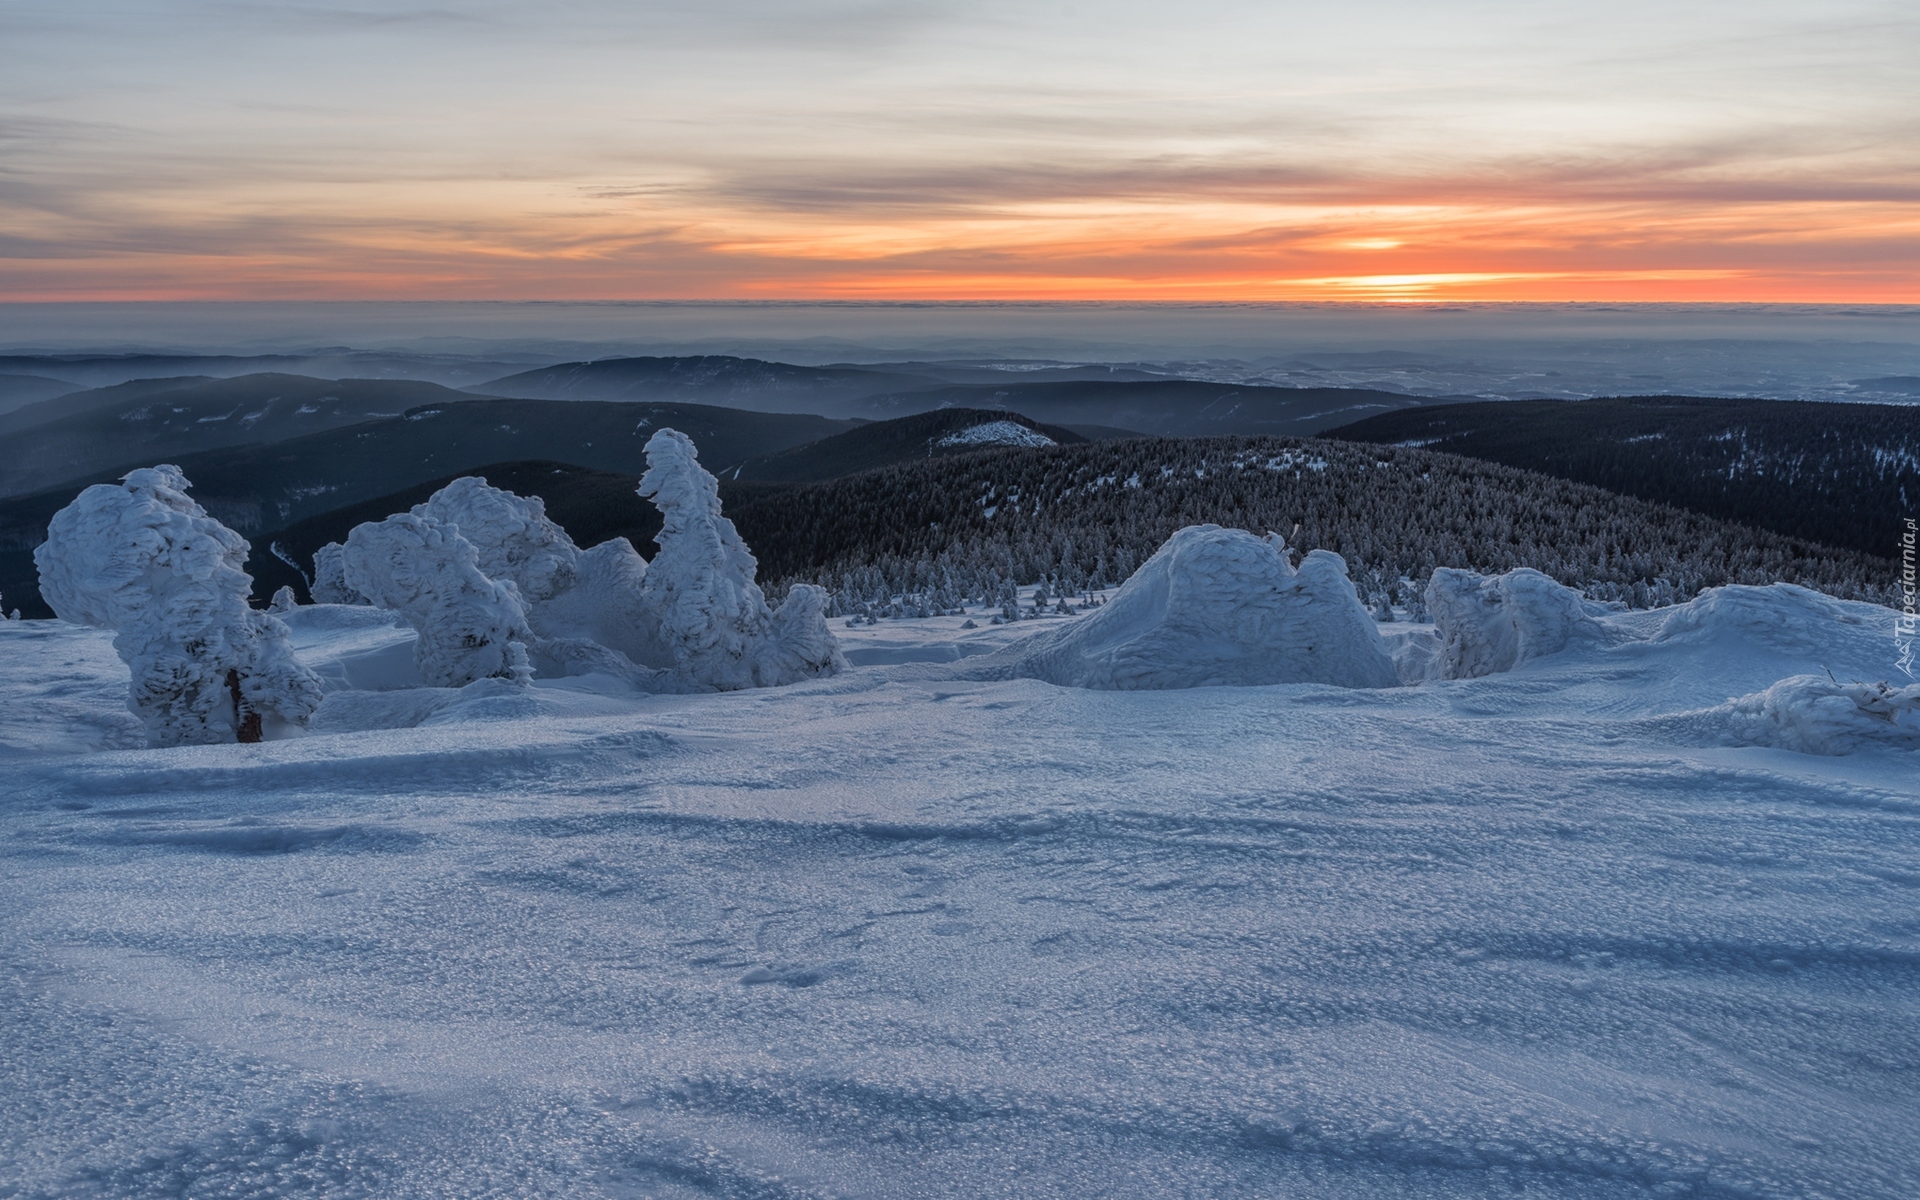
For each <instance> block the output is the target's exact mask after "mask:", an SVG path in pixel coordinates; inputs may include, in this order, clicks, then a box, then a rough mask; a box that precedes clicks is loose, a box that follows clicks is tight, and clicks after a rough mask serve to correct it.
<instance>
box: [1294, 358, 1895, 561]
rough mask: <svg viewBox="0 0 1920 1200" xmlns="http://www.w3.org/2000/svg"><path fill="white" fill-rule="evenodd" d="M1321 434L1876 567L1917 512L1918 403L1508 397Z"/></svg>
mask: <svg viewBox="0 0 1920 1200" xmlns="http://www.w3.org/2000/svg"><path fill="white" fill-rule="evenodd" d="M1329 436H1334V437H1340V438H1344V439H1348V440H1351V441H1356V442H1374V443H1383V444H1389V445H1400V446H1422V447H1426V448H1428V449H1433V450H1444V451H1447V452H1448V453H1450V454H1464V455H1467V456H1469V457H1472V458H1480V459H1486V460H1487V461H1490V462H1497V463H1504V464H1506V465H1508V466H1513V467H1524V468H1526V469H1527V470H1530V471H1541V472H1544V473H1545V474H1548V475H1555V476H1558V477H1560V478H1562V479H1572V480H1577V481H1579V482H1581V483H1591V484H1594V485H1596V486H1598V487H1603V488H1606V489H1607V490H1608V491H1613V492H1620V493H1623V494H1625V495H1629V496H1638V497H1642V498H1644V499H1648V500H1657V501H1660V502H1662V503H1666V504H1674V505H1678V506H1680V507H1682V508H1689V509H1692V510H1693V511H1695V512H1700V513H1706V514H1708V515H1709V516H1716V517H1724V518H1726V519H1728V520H1734V521H1740V522H1742V523H1744V524H1748V525H1756V526H1759V527H1760V528H1763V529H1771V530H1773V531H1775V532H1776V533H1783V534H1787V535H1789V536H1791V537H1797V538H1805V539H1808V540H1810V541H1818V542H1824V543H1827V544H1828V545H1834V546H1844V547H1847V548H1849V549H1854V550H1859V551H1863V552H1865V553H1867V554H1872V555H1875V556H1878V557H1881V558H1887V557H1890V556H1892V554H1893V551H1894V541H1895V539H1896V537H1897V536H1898V532H1899V528H1900V519H1901V518H1902V517H1903V516H1912V515H1914V514H1915V513H1916V512H1920V405H1900V404H1836V403H1816V402H1803V401H1786V400H1718V399H1699V398H1694V397H1680V396H1634V397H1626V398H1613V399H1601V400H1576V401H1563V400H1524V401H1514V400H1508V401H1498V402H1493V403H1483V404H1450V405H1442V406H1436V407H1431V408H1420V409H1415V410H1410V411H1406V412H1395V413H1386V414H1383V415H1380V416H1375V417H1369V418H1367V419H1366V420H1363V421H1358V422H1355V423H1353V424H1351V425H1345V426H1342V427H1340V428H1339V429H1337V430H1332V431H1330V433H1329Z"/></svg>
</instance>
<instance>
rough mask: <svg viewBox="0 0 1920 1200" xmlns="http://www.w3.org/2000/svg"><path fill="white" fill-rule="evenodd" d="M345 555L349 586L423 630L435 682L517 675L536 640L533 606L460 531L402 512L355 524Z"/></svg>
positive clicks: (420, 657) (426, 661)
mask: <svg viewBox="0 0 1920 1200" xmlns="http://www.w3.org/2000/svg"><path fill="white" fill-rule="evenodd" d="M342 557H343V566H344V568H345V573H346V581H347V585H348V586H349V587H351V588H353V590H354V591H356V592H359V593H360V594H361V595H363V596H366V597H368V598H369V599H371V600H372V601H373V602H374V603H375V604H377V605H379V606H380V607H382V608H388V609H392V610H393V611H395V612H397V613H399V614H400V615H401V616H403V617H404V618H406V620H407V622H408V624H410V625H412V626H413V628H414V630H415V631H416V632H418V633H419V635H420V641H419V645H418V646H417V648H416V649H415V652H414V654H415V659H416V661H417V662H418V663H419V666H420V677H421V678H422V679H423V680H425V681H426V683H428V684H429V685H431V686H434V687H462V686H464V685H466V684H469V683H472V682H473V681H474V680H476V679H488V678H492V677H495V676H499V677H502V678H506V677H511V676H513V675H514V674H515V673H516V671H517V670H518V668H519V667H520V665H521V664H522V663H524V661H525V660H524V655H525V653H526V650H525V647H526V646H527V645H528V644H529V643H531V642H532V641H533V640H534V635H533V631H532V630H531V629H529V628H528V626H527V612H526V606H525V604H523V603H522V601H521V599H520V595H519V593H518V591H516V590H515V588H514V586H513V585H512V584H511V583H499V582H496V581H494V580H492V579H489V578H487V576H486V575H485V574H484V573H483V572H482V571H481V570H480V567H479V565H478V557H479V556H478V554H477V552H476V551H475V550H474V547H473V543H471V542H469V541H468V540H467V539H466V538H465V537H462V536H461V534H460V532H459V530H457V529H455V528H453V527H452V526H450V525H446V524H443V523H442V522H440V521H437V520H435V519H434V518H432V517H424V516H418V515H415V514H413V513H398V514H395V515H394V516H391V517H388V518H387V519H386V520H384V521H379V522H373V521H369V522H367V523H365V524H363V525H356V526H354V528H353V532H352V533H350V534H348V535H347V544H346V550H345V553H344V555H343V556H342ZM515 643H518V644H519V645H520V647H521V649H520V652H519V654H518V655H516V654H515V652H514V651H513V649H512V647H513V645H514V644H515Z"/></svg>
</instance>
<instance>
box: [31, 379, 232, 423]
mask: <svg viewBox="0 0 1920 1200" xmlns="http://www.w3.org/2000/svg"><path fill="white" fill-rule="evenodd" d="M212 382H213V377H212V376H210V375H167V376H161V377H159V378H156V379H130V380H128V381H127V382H125V383H116V384H114V385H112V386H111V387H102V388H79V389H75V388H72V387H67V388H66V389H65V390H64V391H62V392H60V393H59V394H58V395H56V396H54V397H52V398H51V399H45V400H38V401H35V402H34V403H32V404H23V405H21V406H20V407H18V408H16V409H13V410H12V411H11V412H6V413H0V433H17V432H19V431H20V430H22V429H32V428H33V427H34V426H36V425H45V424H47V423H49V422H51V421H58V420H61V419H62V418H65V417H77V416H79V415H80V414H81V413H87V412H93V411H94V410H96V409H101V408H113V407H115V406H117V405H124V404H128V403H130V402H132V401H135V400H142V399H145V398H148V397H151V396H158V395H160V394H162V393H164V392H178V391H183V390H185V389H187V388H194V387H199V386H200V385H202V384H206V383H212Z"/></svg>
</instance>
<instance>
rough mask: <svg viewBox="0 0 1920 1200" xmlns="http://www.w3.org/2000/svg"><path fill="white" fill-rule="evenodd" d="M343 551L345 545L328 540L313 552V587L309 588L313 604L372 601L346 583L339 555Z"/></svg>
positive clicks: (345, 570)
mask: <svg viewBox="0 0 1920 1200" xmlns="http://www.w3.org/2000/svg"><path fill="white" fill-rule="evenodd" d="M345 553H346V547H344V546H342V545H341V544H340V543H339V542H328V543H327V544H326V545H324V546H322V547H320V548H319V549H318V550H315V551H314V552H313V587H312V588H311V589H310V590H311V592H312V594H313V602H314V603H315V604H372V603H373V601H371V600H369V599H367V598H366V597H365V596H362V595H361V594H360V593H359V592H356V591H354V590H353V588H352V587H350V586H349V585H348V584H347V569H346V564H345V561H344V560H343V559H342V557H341V556H342V555H343V554H345Z"/></svg>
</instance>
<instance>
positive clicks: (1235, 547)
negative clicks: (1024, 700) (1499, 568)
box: [1014, 525, 1399, 691]
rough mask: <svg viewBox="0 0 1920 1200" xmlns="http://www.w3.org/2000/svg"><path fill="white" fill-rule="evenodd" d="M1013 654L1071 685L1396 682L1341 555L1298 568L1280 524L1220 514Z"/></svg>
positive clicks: (1021, 669)
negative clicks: (1251, 524)
mask: <svg viewBox="0 0 1920 1200" xmlns="http://www.w3.org/2000/svg"><path fill="white" fill-rule="evenodd" d="M1017 654H1018V658H1017V662H1016V664H1015V666H1014V673H1015V674H1018V675H1024V676H1030V677H1033V678H1038V679H1044V680H1047V681H1048V682H1050V683H1057V684H1061V685H1063V686H1067V687H1084V688H1099V689H1109V690H1122V691H1131V690H1146V689H1163V688H1191V687H1208V686H1216V685H1231V686H1256V685H1261V684H1274V683H1324V684H1334V685H1336V686H1340V687H1356V688H1372V687H1392V686H1394V685H1395V684H1397V683H1398V682H1399V679H1398V676H1397V675H1396V673H1395V671H1394V666H1393V662H1392V660H1391V659H1390V658H1389V657H1388V655H1387V648H1386V643H1385V641H1384V640H1383V639H1382V638H1381V636H1380V629H1379V626H1378V624H1377V623H1376V622H1375V621H1374V620H1373V618H1372V617H1370V616H1368V615H1367V610H1366V609H1365V608H1364V607H1362V605H1361V604H1360V600H1359V597H1358V596H1356V595H1355V593H1354V590H1353V585H1352V584H1351V583H1350V582H1348V580H1347V565H1346V562H1345V561H1344V560H1342V559H1341V558H1340V556H1339V555H1337V554H1333V553H1330V552H1328V551H1325V550H1315V551H1313V552H1311V553H1309V554H1308V555H1307V556H1306V558H1305V559H1303V560H1302V561H1301V563H1300V566H1299V568H1298V569H1297V570H1296V569H1295V568H1294V566H1293V564H1292V563H1291V562H1290V561H1289V560H1288V557H1287V553H1286V546H1285V543H1284V542H1282V541H1281V540H1280V538H1279V537H1278V536H1277V535H1272V536H1270V537H1269V538H1268V539H1266V540H1262V539H1260V538H1257V537H1255V536H1254V535H1253V534H1251V533H1247V532H1245V531H1243V530H1237V529H1222V528H1221V527H1220V526H1218V525H1192V526H1188V527H1187V528H1185V529H1182V530H1180V531H1178V532H1177V533H1175V534H1174V535H1173V536H1172V537H1170V538H1168V539H1167V542H1166V544H1165V545H1163V546H1161V547H1160V549H1159V550H1158V551H1156V552H1155V554H1154V556H1153V557H1152V558H1150V559H1148V560H1147V561H1146V563H1145V564H1143V565H1142V566H1141V567H1140V569H1139V570H1137V571H1135V572H1134V573H1133V576H1132V578H1130V579H1128V580H1127V582H1126V583H1125V585H1123V586H1122V587H1121V588H1120V590H1119V592H1118V593H1116V594H1115V595H1114V597H1113V599H1112V600H1111V601H1109V602H1108V603H1107V604H1106V605H1104V606H1103V607H1101V608H1099V609H1097V610H1095V611H1094V612H1093V613H1091V614H1090V615H1088V616H1086V617H1084V618H1082V619H1080V620H1078V621H1075V622H1074V623H1072V624H1070V625H1067V626H1064V627H1063V628H1060V629H1058V630H1051V631H1048V632H1046V633H1041V634H1036V635H1035V636H1034V637H1033V638H1031V639H1029V640H1028V641H1027V642H1025V643H1024V644H1023V645H1022V646H1020V647H1019V648H1018V650H1017Z"/></svg>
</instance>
